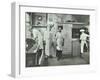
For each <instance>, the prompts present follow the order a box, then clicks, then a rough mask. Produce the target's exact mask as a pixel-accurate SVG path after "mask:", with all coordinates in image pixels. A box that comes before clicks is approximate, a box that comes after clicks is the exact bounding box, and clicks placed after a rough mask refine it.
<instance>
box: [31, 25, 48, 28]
mask: <svg viewBox="0 0 100 80" xmlns="http://www.w3.org/2000/svg"><path fill="white" fill-rule="evenodd" d="M32 27H35V28H46V27H47V26H46V25H44V26H42V25H32Z"/></svg>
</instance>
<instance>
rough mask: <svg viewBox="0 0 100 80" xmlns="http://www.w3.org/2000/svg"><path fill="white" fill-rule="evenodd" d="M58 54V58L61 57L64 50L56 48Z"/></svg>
mask: <svg viewBox="0 0 100 80" xmlns="http://www.w3.org/2000/svg"><path fill="white" fill-rule="evenodd" d="M56 56H57V59H58V60H59V59H61V57H62V50H56Z"/></svg>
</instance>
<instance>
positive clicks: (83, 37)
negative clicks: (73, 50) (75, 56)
mask: <svg viewBox="0 0 100 80" xmlns="http://www.w3.org/2000/svg"><path fill="white" fill-rule="evenodd" d="M80 32H81V35H80V40H81V54H80V57H82V54H83V53H84V45H86V47H87V48H88V44H87V38H88V37H89V35H88V34H86V33H85V30H84V29H81V30H80Z"/></svg>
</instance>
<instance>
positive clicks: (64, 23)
mask: <svg viewBox="0 0 100 80" xmlns="http://www.w3.org/2000/svg"><path fill="white" fill-rule="evenodd" d="M57 23H58V24H82V25H84V24H85V23H82V22H65V23H60V22H57Z"/></svg>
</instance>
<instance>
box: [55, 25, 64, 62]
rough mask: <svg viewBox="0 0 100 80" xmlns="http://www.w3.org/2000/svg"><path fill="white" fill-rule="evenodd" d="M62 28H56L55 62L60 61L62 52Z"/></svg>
mask: <svg viewBox="0 0 100 80" xmlns="http://www.w3.org/2000/svg"><path fill="white" fill-rule="evenodd" d="M62 29H63V27H62V26H58V32H57V33H56V44H57V45H56V57H57V60H60V59H61V57H62V50H63V46H64V37H63V35H62V32H61V31H62Z"/></svg>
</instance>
